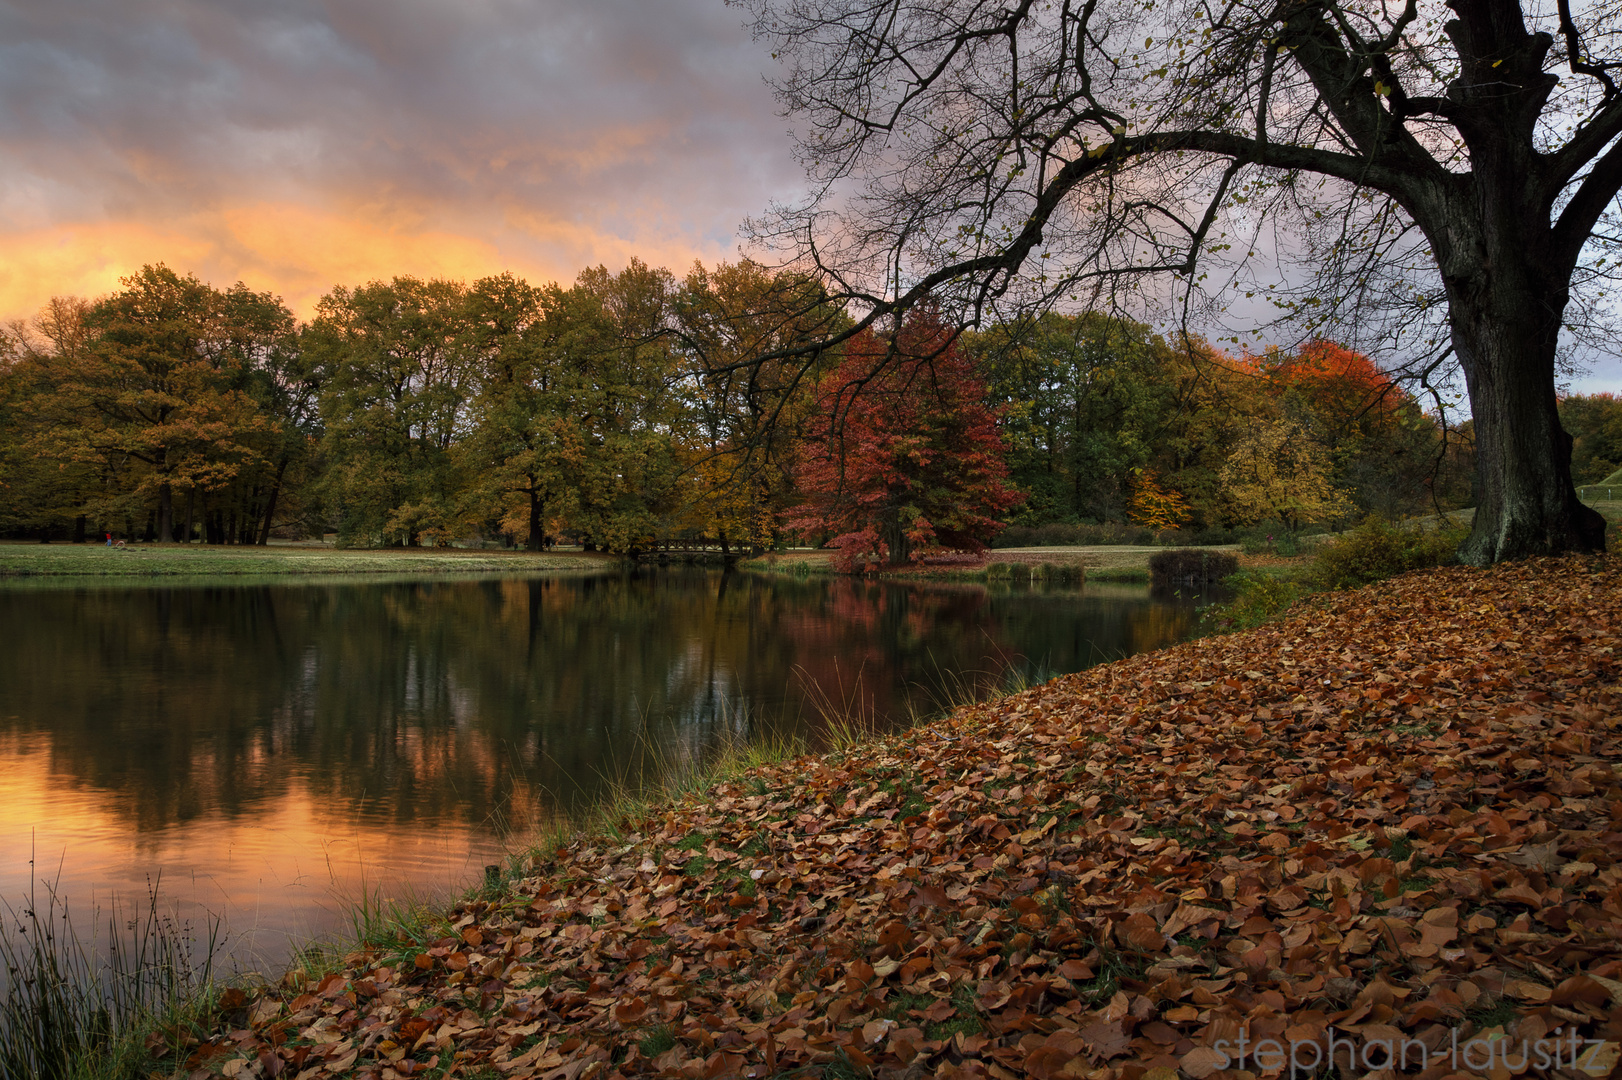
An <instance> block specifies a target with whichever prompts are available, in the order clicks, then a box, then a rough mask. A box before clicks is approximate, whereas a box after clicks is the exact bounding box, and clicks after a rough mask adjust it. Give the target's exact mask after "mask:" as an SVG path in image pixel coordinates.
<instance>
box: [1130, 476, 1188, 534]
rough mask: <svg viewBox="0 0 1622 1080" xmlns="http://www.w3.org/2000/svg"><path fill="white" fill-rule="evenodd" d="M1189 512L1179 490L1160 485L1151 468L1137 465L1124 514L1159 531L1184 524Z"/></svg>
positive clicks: (1186, 522)
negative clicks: (1130, 497) (1128, 503)
mask: <svg viewBox="0 0 1622 1080" xmlns="http://www.w3.org/2000/svg"><path fill="white" fill-rule="evenodd" d="M1191 514H1192V512H1191V511H1190V509H1189V506H1188V501H1187V500H1186V499H1184V498H1183V496H1182V493H1181V492H1179V491H1177V490H1175V489H1173V488H1167V487H1163V486H1162V485H1161V483H1160V481H1159V479H1158V478H1157V477H1156V476H1155V474H1154V470H1153V469H1139V470H1138V471H1137V472H1136V474H1134V476H1133V481H1132V502H1131V505H1130V506H1129V507H1128V508H1127V515H1128V516H1129V517H1130V518H1131V519H1132V520H1133V521H1135V522H1137V523H1138V524H1139V525H1143V526H1145V527H1147V528H1150V529H1153V530H1155V532H1162V531H1164V530H1166V529H1178V528H1181V527H1182V526H1184V525H1186V524H1188V520H1189V518H1190V516H1191Z"/></svg>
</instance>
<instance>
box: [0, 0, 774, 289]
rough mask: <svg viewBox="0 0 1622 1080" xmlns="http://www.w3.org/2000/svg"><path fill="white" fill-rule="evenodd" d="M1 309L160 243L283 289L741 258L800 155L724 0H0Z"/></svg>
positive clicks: (112, 268)
mask: <svg viewBox="0 0 1622 1080" xmlns="http://www.w3.org/2000/svg"><path fill="white" fill-rule="evenodd" d="M0 41H3V42H4V44H3V45H0V72H3V74H0V161H3V162H4V163H5V165H6V169H5V171H4V174H3V178H0V250H4V251H5V255H6V257H5V259H4V260H3V262H0V318H6V319H10V318H19V317H27V316H30V315H32V314H33V313H34V312H35V311H37V310H38V309H39V307H40V306H41V305H42V304H44V303H45V301H47V300H48V299H49V298H50V297H52V296H55V295H81V296H91V297H94V296H98V295H102V294H105V293H107V292H108V291H110V290H113V289H115V288H117V287H118V282H119V279H120V278H121V277H123V276H126V275H128V274H130V273H131V272H133V271H135V270H137V269H139V268H140V267H141V266H142V265H146V264H151V263H159V262H162V263H166V264H168V265H169V266H171V267H173V268H175V269H176V270H178V271H180V272H182V273H187V272H190V273H195V274H196V275H197V276H198V277H199V278H201V279H203V280H205V281H209V282H211V283H213V284H215V285H218V286H220V287H225V286H228V285H230V284H232V283H234V282H236V281H243V282H246V283H247V284H248V285H249V286H251V287H252V288H254V289H256V290H265V291H270V292H273V293H276V294H279V295H281V296H282V297H283V298H284V299H285V300H286V302H287V303H288V305H289V307H291V308H292V309H293V311H294V312H295V313H296V314H297V315H299V316H300V317H308V316H309V315H311V314H312V313H313V310H314V306H315V302H316V301H317V300H318V299H319V298H320V297H321V296H322V295H324V294H325V293H327V292H328V291H330V290H331V289H332V288H333V286H335V285H339V284H344V285H355V284H359V283H362V282H365V281H369V280H375V279H388V278H391V277H394V276H396V275H413V276H418V277H452V278H462V279H468V278H475V277H479V276H482V275H486V274H493V273H499V272H501V271H504V270H511V271H513V272H514V273H517V274H520V275H522V276H525V277H527V278H530V279H532V280H537V281H547V280H561V281H569V280H572V279H573V278H574V276H575V275H576V274H577V273H578V272H579V271H580V270H582V269H584V268H586V267H589V266H596V265H599V264H601V265H606V266H608V267H609V268H610V269H617V268H620V267H623V266H624V265H626V264H627V263H628V262H629V261H630V260H631V259H632V258H633V257H634V258H639V259H641V260H642V261H643V262H647V263H650V264H653V265H663V266H668V267H671V268H672V269H675V270H677V271H681V270H684V269H685V268H686V267H687V266H689V265H690V264H691V263H692V262H693V260H695V259H701V260H704V261H705V262H709V263H713V262H715V261H717V260H720V259H727V258H735V257H736V256H737V252H738V239H737V230H738V226H739V224H740V223H741V222H742V220H743V218H744V217H746V216H747V215H749V214H751V213H756V212H758V211H760V210H761V209H763V208H764V207H765V206H766V204H767V202H768V201H769V200H770V199H772V198H773V197H786V196H789V195H791V194H792V193H793V191H794V190H795V188H796V186H797V184H798V182H799V172H798V169H797V168H796V167H795V166H794V165H793V163H792V161H791V160H790V158H789V152H788V146H789V144H788V140H787V139H786V138H785V137H784V134H783V130H782V121H781V120H780V119H779V118H777V117H776V116H775V115H774V114H773V102H772V98H771V93H770V91H769V89H768V88H767V87H766V86H765V84H764V83H763V81H762V78H761V76H762V74H763V73H764V72H765V71H766V69H767V67H768V66H769V65H770V63H771V61H770V57H769V55H767V54H765V53H762V52H761V51H760V50H759V49H758V47H757V46H756V45H755V44H754V43H753V42H751V41H750V40H749V37H748V35H747V33H746V32H745V31H744V30H743V29H742V26H741V12H738V11H736V10H735V9H729V8H727V7H726V6H725V5H724V4H723V3H721V2H720V0H680V2H671V3H662V4H659V5H656V6H652V7H650V6H647V5H642V4H633V3H629V2H622V3H602V4H592V5H589V6H585V5H572V4H566V3H562V2H561V0H554V2H549V3H537V4H526V5H515V4H507V3H497V2H490V3H479V4H461V3H458V4H451V3H448V2H439V3H425V4H421V5H416V7H415V10H414V11H413V12H412V14H411V16H410V17H406V18H401V17H400V15H399V14H398V12H397V10H396V9H394V8H392V7H391V6H388V5H384V4H382V3H381V0H355V2H352V3H347V4H344V5H339V6H329V5H315V4H292V5H278V9H277V11H275V12H265V11H262V10H259V9H257V8H254V7H252V6H249V5H245V4H244V5H234V4H214V3H210V4H204V3H202V2H201V0H193V2H189V3H182V4H179V5H166V6H164V7H163V8H161V9H159V8H157V7H156V6H155V5H152V4H149V3H146V2H138V3H133V4H127V5H119V6H118V7H117V8H116V9H107V10H104V11H99V12H98V13H97V16H96V18H95V19H86V18H82V17H75V16H74V15H72V14H71V12H69V11H68V10H67V9H64V8H61V7H58V6H55V5H48V4H45V3H42V2H39V3H24V4H22V5H12V6H10V7H9V8H8V9H7V10H6V11H4V12H0Z"/></svg>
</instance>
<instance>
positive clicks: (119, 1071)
mask: <svg viewBox="0 0 1622 1080" xmlns="http://www.w3.org/2000/svg"><path fill="white" fill-rule="evenodd" d="M29 865H30V867H32V865H33V862H32V860H30V862H29ZM42 890H43V896H42V895H41V891H42ZM4 906H5V927H4V932H3V933H0V963H4V965H5V996H4V1002H3V1004H0V1077H5V1078H6V1080H13V1078H15V1080H23V1078H25V1077H26V1078H35V1077H38V1078H40V1080H80V1078H84V1080H93V1078H99V1077H115V1076H121V1075H124V1074H125V1073H127V1072H128V1071H129V1070H130V1069H131V1068H133V1067H134V1066H135V1064H136V1063H137V1062H138V1061H140V1060H142V1059H144V1058H145V1057H146V1055H147V1053H148V1049H149V1048H148V1047H146V1046H143V1045H142V1040H143V1039H144V1038H146V1037H147V1036H148V1035H149V1034H150V1033H151V1032H152V1031H153V1030H154V1029H155V1028H159V1027H165V1026H173V1024H174V1022H175V1021H176V1020H178V1019H181V1018H183V1017H184V1016H185V1015H186V1014H187V1013H188V1012H189V1011H191V1010H195V1009H196V1008H198V1007H199V1003H200V1002H202V1001H203V1000H204V999H206V997H207V996H208V994H209V993H210V992H211V990H212V988H213V978H214V959H215V956H216V955H217V954H218V953H219V951H220V946H221V944H222V943H221V941H220V936H219V922H218V920H217V919H211V920H210V921H209V925H208V927H207V928H206V931H205V935H204V937H202V938H198V937H197V936H196V934H194V932H193V929H192V927H191V926H190V925H189V924H188V923H186V922H183V921H181V920H180V919H179V918H177V917H176V916H174V915H170V914H168V913H166V912H163V911H161V910H160V909H159V906H158V887H157V883H155V882H154V883H151V884H149V887H148V890H147V903H146V906H145V908H144V909H143V910H142V911H140V912H139V913H137V914H136V915H135V916H134V917H133V918H126V917H124V916H122V915H121V914H120V913H119V911H118V910H117V908H116V906H115V907H114V908H113V909H112V910H111V911H110V912H109V913H108V914H107V921H106V927H105V933H106V937H105V938H102V936H101V926H102V924H101V917H102V912H101V910H100V909H99V908H98V909H96V910H95V911H93V912H92V914H91V920H90V921H91V932H90V936H89V938H88V940H87V939H86V938H85V937H84V936H82V935H81V933H80V932H79V931H78V929H77V928H76V927H75V925H74V922H73V916H72V912H71V911H70V910H69V907H68V902H67V899H66V898H65V897H63V896H61V895H60V894H59V893H58V891H57V888H56V886H55V885H54V884H51V883H42V882H36V883H35V884H33V885H31V886H30V889H29V895H28V899H27V902H26V903H25V904H24V905H23V906H22V907H20V908H13V907H12V906H11V905H10V904H9V903H8V904H5V905H4Z"/></svg>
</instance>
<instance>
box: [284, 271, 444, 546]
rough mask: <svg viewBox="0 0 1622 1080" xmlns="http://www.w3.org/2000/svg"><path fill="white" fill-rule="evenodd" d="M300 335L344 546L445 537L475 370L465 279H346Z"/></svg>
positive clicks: (328, 489)
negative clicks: (317, 391) (317, 393)
mask: <svg viewBox="0 0 1622 1080" xmlns="http://www.w3.org/2000/svg"><path fill="white" fill-rule="evenodd" d="M316 312H317V313H316V318H315V320H314V321H313V322H312V323H311V324H310V326H309V327H308V329H307V330H306V331H305V333H304V335H303V341H302V347H303V349H304V351H305V352H306V353H307V354H308V361H307V363H308V364H309V365H310V370H311V371H312V372H313V374H314V377H315V378H316V379H317V380H318V381H319V383H320V385H321V387H322V391H321V398H320V407H321V415H322V419H323V425H324V430H323V438H324V443H323V452H324V455H325V458H326V462H327V474H326V477H325V482H324V487H325V489H326V494H327V497H328V499H329V501H330V502H331V503H332V504H333V507H334V509H335V510H336V514H337V518H338V536H339V541H340V542H341V543H346V544H355V543H359V544H369V543H377V542H387V543H390V544H395V545H411V546H414V545H416V544H417V543H418V541H419V540H420V539H421V538H423V537H424V536H426V537H428V538H429V539H430V540H431V541H433V542H438V543H448V542H449V540H450V538H451V537H452V535H454V533H455V532H456V531H457V525H458V517H457V493H458V492H459V490H460V489H461V486H462V478H461V476H460V474H459V472H458V470H457V462H456V460H455V458H454V457H453V455H452V453H451V450H452V446H453V444H454V443H455V442H456V440H457V438H458V436H459V435H460V434H461V433H462V432H463V431H464V430H465V426H466V423H467V419H468V417H467V411H468V405H469V402H470V400H471V398H472V396H473V393H474V389H475V387H474V375H475V369H474V365H473V363H472V360H471V356H470V353H471V349H470V341H469V335H468V334H467V332H466V331H467V326H466V320H467V287H466V286H465V285H462V284H460V283H457V282H451V281H440V280H434V281H421V280H419V279H417V278H411V277H397V278H395V279H393V280H392V281H390V282H386V283H385V282H375V281H374V282H372V283H370V284H368V285H363V286H360V287H358V288H354V289H349V288H345V287H343V286H339V287H338V288H336V289H334V290H333V291H332V292H331V293H329V294H327V295H326V296H325V297H322V299H321V300H320V301H319V303H318V304H317V305H316Z"/></svg>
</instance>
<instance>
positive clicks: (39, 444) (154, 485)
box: [31, 264, 291, 543]
mask: <svg viewBox="0 0 1622 1080" xmlns="http://www.w3.org/2000/svg"><path fill="white" fill-rule="evenodd" d="M122 283H123V285H124V288H123V289H121V290H120V291H118V292H116V293H114V294H112V295H111V296H109V297H106V298H104V299H102V300H100V301H98V302H96V303H95V304H92V305H90V306H88V307H86V308H83V309H82V310H81V311H80V312H79V314H78V316H77V319H78V323H77V325H76V326H75V324H74V317H73V316H72V310H73V309H74V305H73V304H72V303H71V302H63V304H61V305H57V304H53V306H52V307H50V308H48V309H47V313H46V315H47V317H46V318H45V319H42V320H41V327H42V329H43V330H44V332H45V334H46V336H47V337H49V338H50V339H51V341H52V344H53V346H54V347H53V348H51V349H50V350H48V351H46V352H42V353H40V354H39V356H37V357H36V373H37V377H36V382H35V387H36V393H35V394H34V395H33V397H32V403H31V412H32V422H33V425H34V430H35V437H34V439H33V441H32V450H33V453H34V454H35V455H36V456H38V457H41V458H43V459H46V460H48V461H51V462H54V463H56V464H58V465H59V466H61V467H62V468H63V469H64V470H68V469H73V468H77V469H80V470H83V469H86V468H88V469H90V470H93V471H94V472H95V473H97V474H99V475H100V477H101V479H102V485H101V486H102V491H103V493H104V495H105V496H106V497H105V498H103V499H100V500H97V501H96V502H95V503H94V504H89V503H87V504H86V509H94V510H95V511H96V512H97V513H99V514H109V513H113V512H117V511H118V510H122V511H124V512H125V513H126V514H127V513H129V512H131V511H132V510H133V509H134V504H136V503H140V504H145V505H154V504H155V518H156V521H155V526H156V528H155V535H156V539H157V540H158V542H159V543H168V542H169V541H170V540H172V539H174V538H175V536H176V529H175V525H176V522H175V515H174V505H175V504H174V496H175V494H176V493H177V492H179V493H183V494H185V496H186V507H187V519H188V520H187V521H186V523H185V526H186V527H185V530H184V532H183V533H181V538H182V539H189V538H190V527H191V520H190V519H191V516H192V511H193V509H194V508H195V498H196V496H197V494H198V493H207V492H211V491H215V490H218V489H221V488H224V487H227V486H229V485H231V484H232V483H234V482H235V481H236V480H237V479H238V478H239V476H240V475H241V474H242V473H243V471H244V470H250V469H253V468H255V467H257V466H259V465H261V464H262V463H263V460H264V457H263V453H262V450H263V448H264V446H265V443H266V441H267V439H268V438H270V437H271V436H272V435H274V433H275V432H276V425H275V423H274V422H273V421H272V420H271V419H270V418H268V417H267V416H266V415H265V414H264V413H263V412H262V411H261V409H260V408H259V405H258V403H257V402H256V401H255V400H254V399H253V398H252V397H251V396H250V395H249V394H248V393H247V392H246V391H245V388H244V387H245V379H246V372H245V364H246V363H247V359H246V357H245V355H244V354H243V352H242V351H241V350H239V349H237V348H235V346H234V343H235V342H238V341H240V340H241V339H243V338H244V337H245V336H249V335H251V330H250V329H248V328H247V327H246V324H245V323H244V322H243V321H242V320H241V319H240V318H239V316H240V315H241V314H242V311H241V307H242V305H240V304H237V303H234V302H233V301H232V297H233V296H235V295H237V293H238V291H239V290H240V291H241V292H242V293H244V294H245V293H246V290H245V289H244V288H243V287H241V286H238V289H237V290H233V292H232V293H230V294H226V293H221V292H219V291H218V290H216V289H214V288H212V287H211V286H209V285H207V284H205V283H203V282H201V281H198V280H197V278H195V277H193V276H191V275H189V274H188V275H187V276H185V277H181V276H180V275H179V274H176V273H175V272H174V271H173V270H170V269H169V268H168V267H166V266H163V265H161V264H160V265H157V266H146V267H143V268H142V269H141V271H140V272H139V273H137V274H134V275H131V276H130V277H128V278H124V279H123V281H122ZM255 306H256V307H261V308H265V309H267V310H268V311H269V312H270V317H271V318H273V319H276V320H280V319H282V318H283V316H285V318H286V320H288V321H290V319H291V316H286V309H285V308H282V307H281V305H280V302H279V301H277V300H275V299H274V298H272V297H268V296H264V297H257V296H256V297H255ZM52 325H54V326H56V327H58V328H59V329H58V330H56V331H52V330H51V329H49V326H52ZM70 327H73V329H71V331H70V330H69V329H68V328H70ZM120 501H121V502H122V506H118V505H116V504H117V503H118V502H120ZM81 512H84V511H81Z"/></svg>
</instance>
